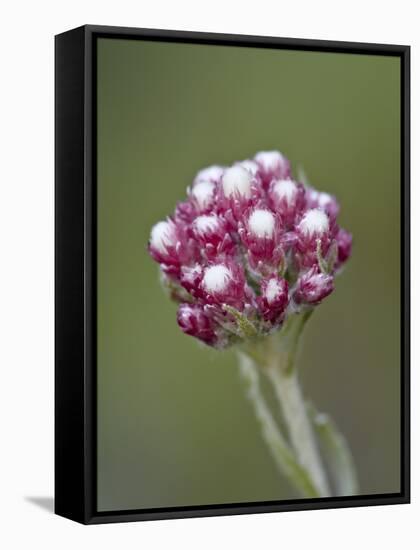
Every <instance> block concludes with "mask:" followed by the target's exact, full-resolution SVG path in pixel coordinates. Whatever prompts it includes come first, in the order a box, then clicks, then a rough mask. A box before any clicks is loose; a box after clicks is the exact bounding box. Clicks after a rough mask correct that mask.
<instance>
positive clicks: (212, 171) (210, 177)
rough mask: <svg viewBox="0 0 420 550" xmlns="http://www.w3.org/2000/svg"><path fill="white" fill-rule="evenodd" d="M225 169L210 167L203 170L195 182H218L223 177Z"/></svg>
mask: <svg viewBox="0 0 420 550" xmlns="http://www.w3.org/2000/svg"><path fill="white" fill-rule="evenodd" d="M223 170H224V168H223V167H222V166H217V165H214V166H209V167H208V168H203V170H200V171H199V172H198V174H197V175H196V176H195V179H194V181H195V182H196V183H198V182H199V181H211V182H217V181H219V179H220V178H221V177H222V174H223Z"/></svg>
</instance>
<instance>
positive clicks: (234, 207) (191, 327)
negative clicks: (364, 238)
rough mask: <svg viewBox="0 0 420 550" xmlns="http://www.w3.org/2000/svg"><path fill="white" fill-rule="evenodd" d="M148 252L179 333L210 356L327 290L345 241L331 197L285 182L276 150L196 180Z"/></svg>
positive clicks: (286, 170) (287, 171) (343, 257)
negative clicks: (173, 307)
mask: <svg viewBox="0 0 420 550" xmlns="http://www.w3.org/2000/svg"><path fill="white" fill-rule="evenodd" d="M187 193H188V196H187V198H186V200H184V201H183V202H179V203H178V204H177V205H176V208H175V211H174V213H173V215H172V216H171V217H169V218H167V219H166V220H164V221H161V222H158V223H157V224H156V225H154V226H153V228H152V230H151V234H150V240H149V246H148V250H149V253H150V255H151V256H152V258H153V259H154V260H155V261H156V262H157V263H158V264H159V265H160V270H161V273H162V281H163V284H164V286H165V287H166V288H167V289H168V291H169V294H170V296H171V297H172V299H174V300H175V301H177V302H180V304H181V305H180V307H179V310H178V323H179V325H180V327H181V329H182V330H183V331H184V332H185V333H186V334H190V335H192V336H194V337H196V338H198V339H199V340H201V341H203V342H205V343H206V344H208V345H211V346H213V347H218V348H221V347H226V346H229V345H232V344H234V343H236V342H238V341H239V342H240V341H242V340H243V339H246V338H250V337H252V338H254V337H255V336H258V337H263V336H264V335H266V334H268V333H270V332H271V331H273V330H275V329H280V328H281V326H282V324H283V322H284V321H285V320H286V319H287V317H288V315H291V314H295V313H297V312H299V311H300V310H302V309H308V308H313V307H315V306H316V305H317V304H319V303H320V302H321V301H322V300H323V299H324V298H325V297H326V296H328V295H329V294H330V293H331V292H332V291H333V288H334V277H335V276H336V275H337V274H338V272H339V271H340V270H341V268H342V266H343V265H344V263H345V262H346V261H347V259H348V258H349V257H350V254H351V247H352V237H351V235H350V233H348V232H347V231H345V230H344V229H342V228H340V226H339V225H338V220H337V217H338V213H339V205H338V202H337V200H336V199H335V197H333V196H332V195H330V194H328V193H325V192H320V191H317V190H315V189H314V188H312V187H308V186H306V187H305V186H304V185H302V184H301V183H298V182H297V181H296V180H294V179H293V178H292V174H291V167H290V163H289V161H288V160H287V159H286V157H284V156H283V155H282V154H281V153H279V152H277V151H263V152H260V153H257V154H256V155H255V157H254V158H253V159H245V160H242V161H240V162H236V163H234V164H233V165H232V166H229V167H222V166H217V165H215V166H210V167H208V168H205V169H204V170H201V171H199V172H198V174H197V175H196V177H195V178H194V180H193V182H192V184H191V187H190V188H189V189H188V191H187Z"/></svg>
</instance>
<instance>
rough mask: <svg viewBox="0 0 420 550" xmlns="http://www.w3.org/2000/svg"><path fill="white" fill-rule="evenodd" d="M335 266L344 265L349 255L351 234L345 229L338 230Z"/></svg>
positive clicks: (351, 241)
mask: <svg viewBox="0 0 420 550" xmlns="http://www.w3.org/2000/svg"><path fill="white" fill-rule="evenodd" d="M336 240H337V264H338V266H341V265H342V264H344V263H345V262H346V261H347V260H348V259H349V257H350V255H351V249H352V245H353V237H352V235H351V233H349V232H348V231H346V230H345V229H339V231H338V233H337V236H336Z"/></svg>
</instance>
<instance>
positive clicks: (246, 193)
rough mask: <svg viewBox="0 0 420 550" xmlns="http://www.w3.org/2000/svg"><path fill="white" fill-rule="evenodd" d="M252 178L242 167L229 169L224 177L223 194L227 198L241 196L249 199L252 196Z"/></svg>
mask: <svg viewBox="0 0 420 550" xmlns="http://www.w3.org/2000/svg"><path fill="white" fill-rule="evenodd" d="M251 182H252V176H251V174H250V173H249V172H248V170H246V168H243V167H242V166H240V165H237V166H232V167H231V168H228V169H227V170H226V172H225V173H224V174H223V177H222V185H223V192H224V194H225V196H226V197H231V196H232V195H236V194H239V195H241V196H242V197H245V198H247V199H249V198H250V196H251Z"/></svg>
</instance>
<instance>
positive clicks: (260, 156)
mask: <svg viewBox="0 0 420 550" xmlns="http://www.w3.org/2000/svg"><path fill="white" fill-rule="evenodd" d="M254 161H255V162H256V163H257V164H258V166H259V172H258V174H259V176H260V178H261V182H262V186H263V188H264V189H268V186H269V185H270V183H271V182H272V180H273V179H276V180H279V179H287V178H289V177H290V163H289V161H288V159H287V158H286V157H284V156H283V155H282V154H281V153H279V152H278V151H261V152H260V153H257V154H256V155H255V157H254Z"/></svg>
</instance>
